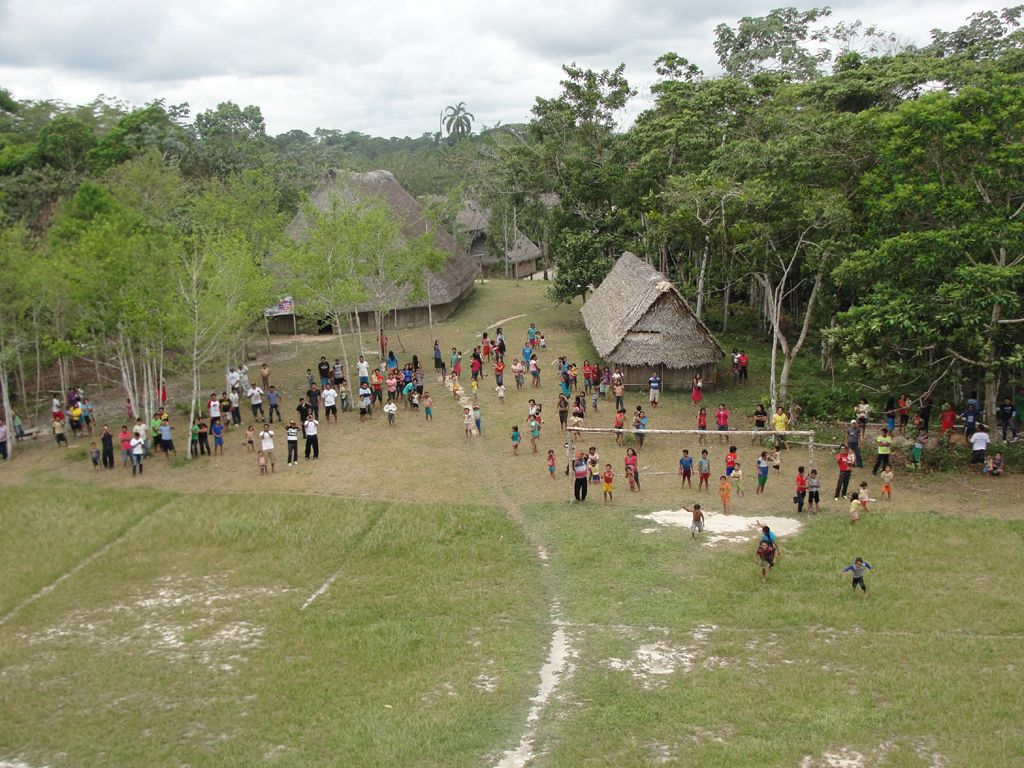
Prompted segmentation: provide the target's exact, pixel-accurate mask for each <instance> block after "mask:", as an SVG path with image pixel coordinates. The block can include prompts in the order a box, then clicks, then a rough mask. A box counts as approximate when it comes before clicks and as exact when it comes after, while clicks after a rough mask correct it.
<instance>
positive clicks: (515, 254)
mask: <svg viewBox="0 0 1024 768" xmlns="http://www.w3.org/2000/svg"><path fill="white" fill-rule="evenodd" d="M455 226H457V227H459V228H460V229H462V230H465V231H466V232H467V233H468V234H469V236H470V237H471V238H472V239H473V241H474V242H475V241H476V239H477V238H478V237H485V238H486V242H487V243H489V251H490V253H489V255H488V258H487V259H486V260H485V262H486V263H488V264H498V263H503V262H504V261H505V260H506V259H507V260H508V261H509V262H510V263H512V264H523V263H525V262H531V261H536V260H537V259H539V258H540V248H539V247H538V246H537V244H536V243H534V242H533V241H532V240H531V239H530V238H528V237H527V236H526V235H524V234H523V232H522V230H520V229H519V228H518V227H516V228H515V229H514V230H513V231H512V232H511V233H510V234H511V240H512V242H511V244H510V245H509V247H508V251H507V252H506V253H505V255H504V256H503V255H502V252H501V251H502V248H501V246H502V243H504V240H505V238H504V236H503V235H502V232H501V225H500V224H499V225H498V227H497V228H496V229H492V228H491V213H490V211H488V210H487V209H485V208H484V207H483V206H482V205H480V203H478V202H477V201H476V200H472V199H470V198H467V199H465V200H464V201H463V203H462V209H461V210H460V211H459V212H458V214H457V215H456V216H455Z"/></svg>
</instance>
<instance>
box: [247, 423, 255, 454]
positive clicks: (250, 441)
mask: <svg viewBox="0 0 1024 768" xmlns="http://www.w3.org/2000/svg"><path fill="white" fill-rule="evenodd" d="M245 450H246V452H248V453H252V452H253V451H255V450H256V427H254V426H253V425H252V424H250V425H249V428H248V429H247V430H245Z"/></svg>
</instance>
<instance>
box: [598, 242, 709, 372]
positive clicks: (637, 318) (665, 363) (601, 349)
mask: <svg viewBox="0 0 1024 768" xmlns="http://www.w3.org/2000/svg"><path fill="white" fill-rule="evenodd" d="M581 314H582V315H583V323H584V324H585V325H586V327H587V330H588V331H589V332H590V338H591V340H592V341H593V342H594V348H595V349H596V350H597V353H598V354H599V355H600V356H601V358H602V359H604V360H605V361H606V362H608V363H609V364H610V365H614V366H617V367H619V368H621V369H622V372H623V374H624V381H625V383H626V385H627V386H646V385H647V380H648V379H649V378H650V376H651V373H652V372H653V371H657V372H658V375H659V376H661V379H662V384H663V386H664V387H666V388H668V389H673V388H674V389H689V387H690V384H691V382H692V380H693V375H694V374H695V373H700V374H701V375H702V376H703V377H704V381H705V383H706V384H708V385H710V384H713V383H714V382H715V380H716V378H717V375H716V372H717V365H718V363H719V361H720V360H721V359H722V357H723V356H724V353H723V352H722V348H721V346H719V344H718V342H717V341H716V340H715V337H714V336H712V335H711V331H709V330H708V329H707V326H705V325H704V323H702V322H701V321H700V320H698V319H697V316H696V315H695V314H693V311H692V310H691V309H690V305H689V304H687V303H686V300H685V299H684V298H683V297H682V296H681V295H680V293H679V291H677V290H676V288H675V286H674V285H672V281H671V280H669V279H668V278H667V277H665V276H664V275H663V274H661V272H659V271H658V270H656V269H655V268H654V267H652V266H651V265H650V264H648V263H647V262H646V261H644V260H643V259H640V258H637V257H636V256H634V255H633V254H632V253H628V252H627V253H624V254H622V256H621V257H620V258H619V260H618V261H617V262H615V266H614V267H612V271H611V272H609V273H608V276H607V277H606V278H605V279H604V280H603V281H602V283H601V285H600V286H598V288H597V290H596V291H594V293H593V295H592V296H591V297H590V298H589V299H587V301H586V303H585V304H584V305H583V309H582V310H581Z"/></svg>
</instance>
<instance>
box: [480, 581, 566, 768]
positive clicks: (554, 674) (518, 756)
mask: <svg viewBox="0 0 1024 768" xmlns="http://www.w3.org/2000/svg"><path fill="white" fill-rule="evenodd" d="M551 624H552V625H553V626H554V627H555V631H554V633H553V634H552V635H551V649H550V650H549V651H548V658H547V660H546V661H545V662H544V666H542V667H541V668H540V685H539V686H538V688H537V695H536V696H534V697H533V698H532V699H530V701H531V702H532V704H531V706H530V711H529V713H528V714H527V715H526V730H524V731H523V735H522V737H521V738H520V739H519V744H518V745H516V747H515V748H514V749H510V750H508V751H506V752H505V753H504V754H503V755H502V756H501V759H500V760H499V761H498V762H497V764H496V766H495V768H523V766H525V765H526V764H527V763H529V762H530V761H531V760H533V741H534V738H535V737H536V734H537V721H538V720H540V715H541V712H543V711H544V706H545V705H546V704H547V702H548V699H549V698H551V694H552V693H554V692H555V689H556V688H557V687H558V684H559V683H560V682H561V681H562V678H563V677H568V676H569V674H570V672H571V670H570V669H569V655H570V653H571V650H572V649H571V648H570V646H569V637H568V635H567V634H566V632H565V624H564V622H563V621H562V613H561V608H560V606H559V604H558V602H557V601H552V603H551Z"/></svg>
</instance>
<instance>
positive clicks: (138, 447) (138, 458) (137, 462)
mask: <svg viewBox="0 0 1024 768" xmlns="http://www.w3.org/2000/svg"><path fill="white" fill-rule="evenodd" d="M131 449H132V477H135V473H136V471H138V474H139V476H140V477H141V476H142V457H143V454H144V453H145V452H146V438H144V437H143V436H142V434H141V433H139V432H136V433H135V434H134V435H133V436H132V440H131Z"/></svg>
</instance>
